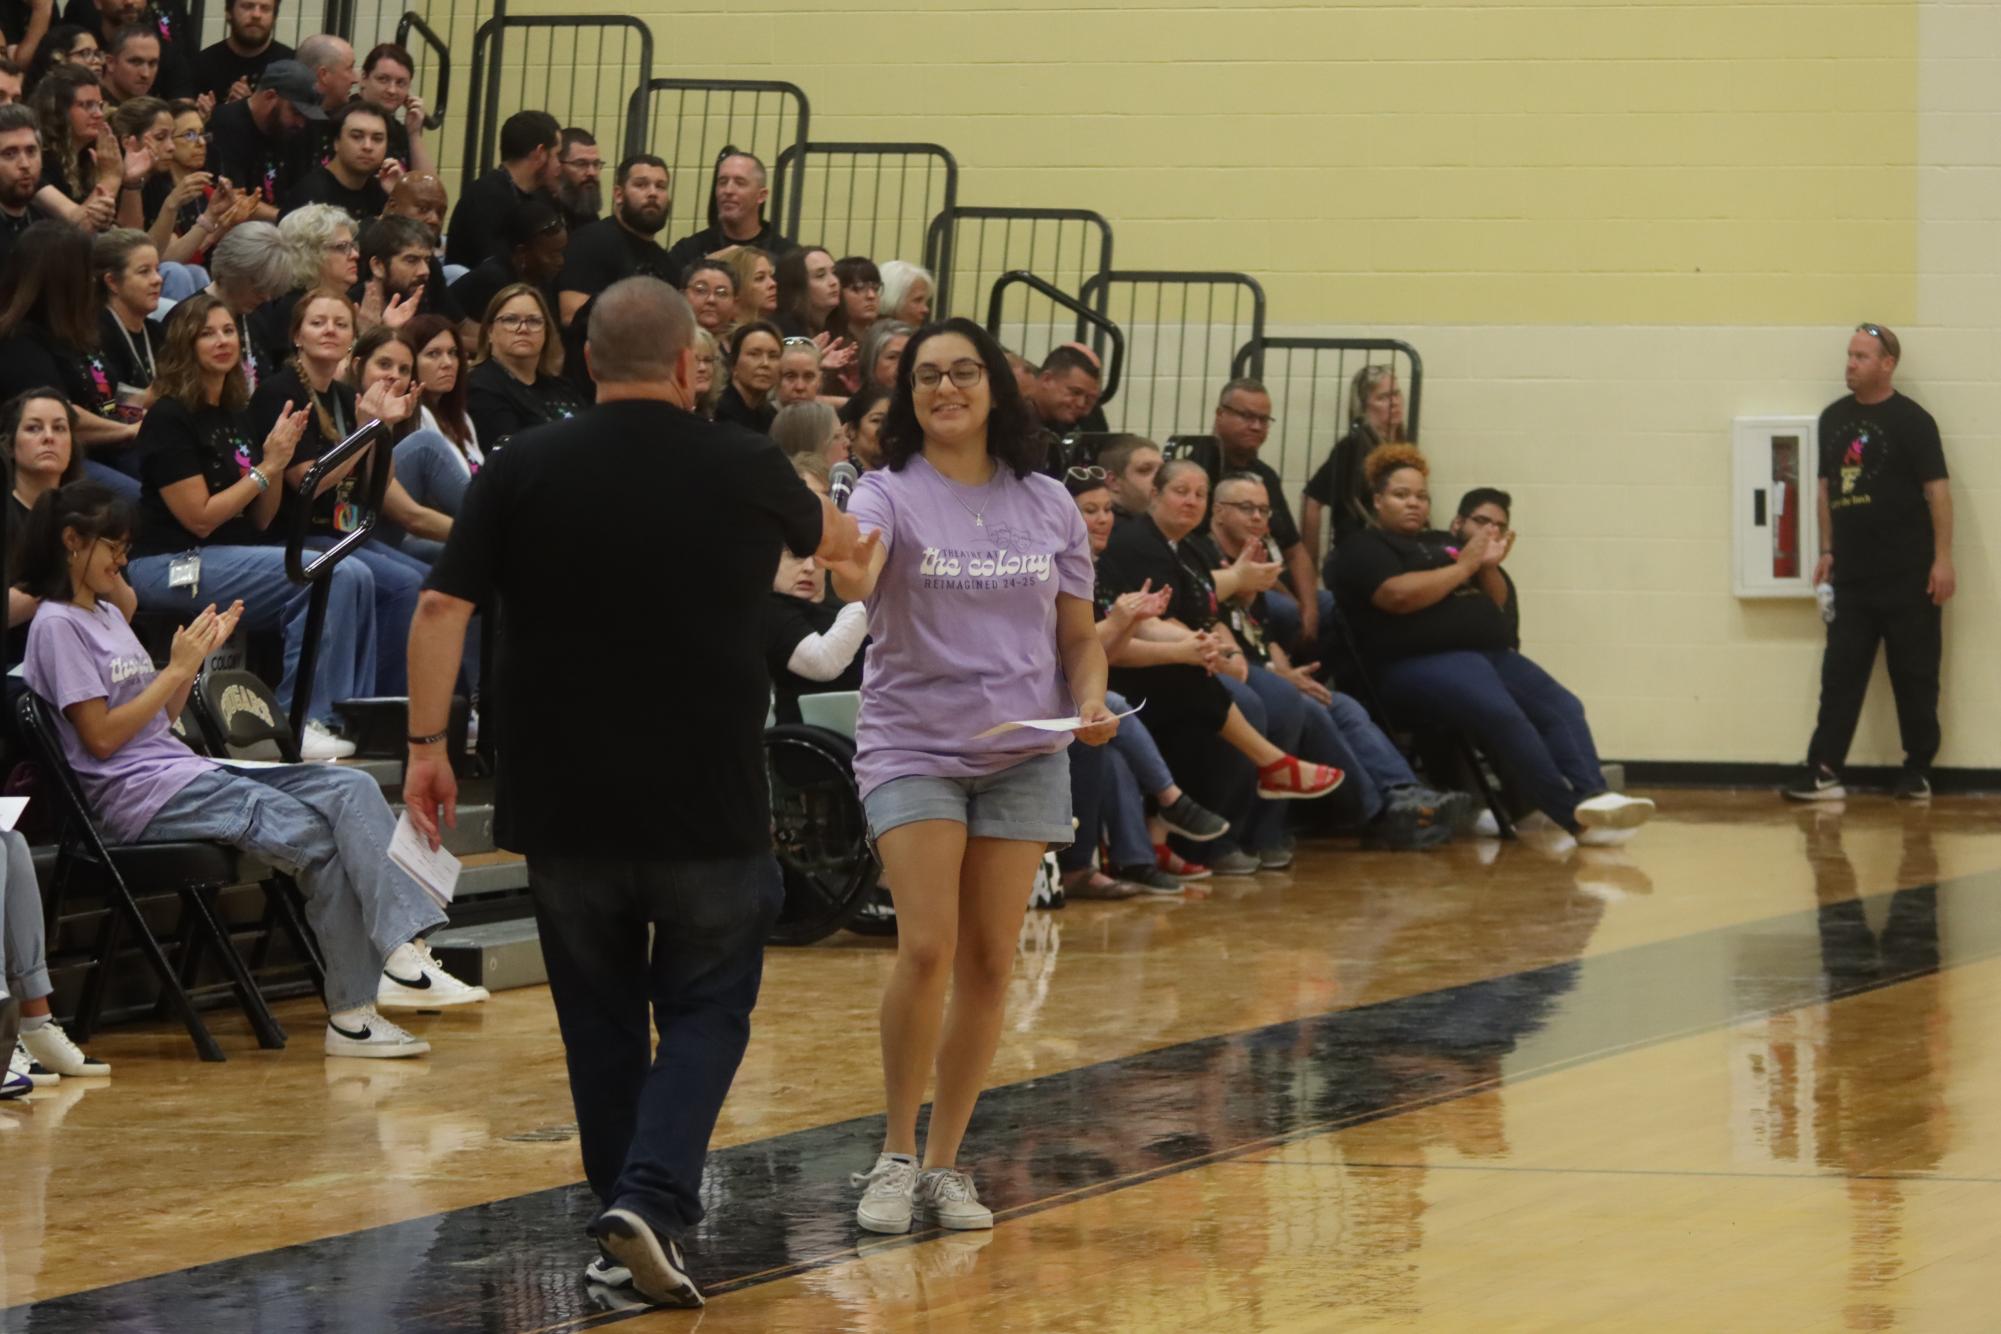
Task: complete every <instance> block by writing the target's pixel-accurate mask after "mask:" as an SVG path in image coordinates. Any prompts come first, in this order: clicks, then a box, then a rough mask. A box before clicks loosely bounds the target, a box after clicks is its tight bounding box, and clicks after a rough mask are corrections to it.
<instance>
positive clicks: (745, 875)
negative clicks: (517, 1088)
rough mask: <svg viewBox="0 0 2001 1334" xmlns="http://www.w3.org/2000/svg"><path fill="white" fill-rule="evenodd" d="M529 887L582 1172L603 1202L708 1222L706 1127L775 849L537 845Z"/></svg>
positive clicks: (758, 931)
mask: <svg viewBox="0 0 2001 1334" xmlns="http://www.w3.org/2000/svg"><path fill="white" fill-rule="evenodd" d="M528 885H529V889H530V891H531V892H532V893H533V894H534V897H535V921H536V924H537V925H538V926H539V927H540V929H541V934H542V957H543V959H544V961H545V962H546V963H547V964H548V968H549V994H550V996H551V997H552V998H553V999H554V1001H555V1003H556V1022H557V1024H558V1025H559V1026H560V1027H561V1029H562V1033H563V1052H564V1056H565V1058H566V1059H567V1060H568V1062H569V1069H570V1098H571V1101H572V1102H573V1103H574V1104H575V1106H576V1112H577V1132H578V1133H577V1138H578V1139H579V1141H581V1145H582V1148H583V1155H584V1175H585V1176H587V1177H589V1178H590V1183H591V1189H592V1190H594V1191H596V1192H597V1196H598V1198H599V1199H600V1200H602V1201H603V1202H604V1205H605V1207H606V1208H610V1207H612V1206H614V1205H616V1206H618V1207H620V1208H624V1209H630V1210H632V1211H633V1212H634V1213H636V1214H638V1215H639V1216H640V1217H641V1218H644V1219H645V1220H646V1221H647V1223H648V1224H649V1225H651V1226H652V1227H653V1228H654V1229H655V1230H656V1231H658V1232H661V1233H664V1234H668V1235H679V1234H680V1233H682V1232H684V1231H685V1230H686V1229H688V1228H689V1227H692V1226H693V1225H694V1224H695V1223H697V1222H699V1221H701V1217H702V1202H701V1188H702V1162H703V1160H704V1159H705V1158H706V1157H707V1156H708V1152H709V1136H710V1134H711V1133H712V1132H713V1131H714V1130H715V1127H716V1116H717V1114H718V1113H719V1112H720V1111H721V1110H722V1106H723V1099H724V1098H725V1097H727V1096H728V1094H729V1091H730V1083H731V1081H732V1080H734V1079H735V1078H736V1069H737V1064H738V1063H739V1062H740V1061H742V1060H743V1049H744V1046H745V1045H746V1044H747V1043H748V1042H749V1041H750V1012H751V1009H752V1008H753V1007H754V1006H755V1005H756V1004H757V989H758V984H759V982H760V981H761V980H762V979H763V975H764V937H765V934H766V933H767V932H768V931H769V930H770V928H771V923H772V921H773V919H774V918H776V917H777V915H778V908H779V904H780V903H781V902H782V901H783V899H784V896H785V891H784V888H783V885H782V883H781V881H780V879H779V874H778V863H777V862H775V861H773V860H772V858H771V855H770V854H769V853H766V854H764V855H762V856H757V857H726V858H716V859H709V860H686V861H626V860H620V859H614V858H593V857H530V858H529V859H528ZM649 926H651V927H652V928H653V931H652V933H651V934H652V941H651V945H650V948H649V944H648V940H647V936H648V932H647V928H648V927H649ZM649 1006H650V1007H651V1010H652V1015H651V1020H652V1023H653V1024H657V1025H658V1026H659V1029H660V1047H659V1051H658V1053H657V1054H656V1053H655V1052H654V1050H653V1042H652V1038H653V1034H652V1031H651V1028H650V1027H649V1024H648V1013H647V1011H648V1008H649Z"/></svg>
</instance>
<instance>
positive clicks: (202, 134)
mask: <svg viewBox="0 0 2001 1334" xmlns="http://www.w3.org/2000/svg"><path fill="white" fill-rule="evenodd" d="M174 138H175V139H177V140H179V141H180V142H181V143H184V144H195V143H200V142H201V141H202V140H203V139H206V138H208V131H206V130H179V131H176V132H175V134H174Z"/></svg>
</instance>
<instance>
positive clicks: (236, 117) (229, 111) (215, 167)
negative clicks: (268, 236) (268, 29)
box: [209, 60, 327, 222]
mask: <svg viewBox="0 0 2001 1334" xmlns="http://www.w3.org/2000/svg"><path fill="white" fill-rule="evenodd" d="M326 116H327V113H326V108H325V107H323V106H321V105H320V90H319V85H318V84H317V83H315V82H314V80H313V74H312V71H311V70H309V69H307V68H306V67H305V66H304V65H301V64H300V63H299V62H298V61H296V60H274V61H272V62H271V63H270V64H269V65H267V66H265V68H264V72H263V73H262V74H260V75H258V76H257V91H256V92H254V93H252V94H251V95H250V96H248V97H246V98H244V99H243V100H242V101H240V102H231V103H230V104H229V105H228V106H226V107H223V108H222V109H221V110H220V111H218V112H216V113H215V118H214V119H213V120H211V121H209V141H210V149H209V162H210V170H212V171H214V172H215V173H216V175H218V176H223V177H227V178H228V179H229V180H230V181H231V182H232V183H233V184H234V185H235V186H236V188H237V189H239V190H246V191H249V192H250V193H252V194H254V195H256V196H257V198H258V200H259V203H258V206H257V211H256V212H255V213H253V214H252V215H251V216H252V218H254V219H255V220H257V221H259V222H275V221H277V219H278V200H279V199H280V198H281V197H283V196H284V195H285V194H287V193H289V192H290V191H291V188H292V186H293V184H294V183H296V182H297V181H298V179H299V177H301V176H303V175H304V174H305V171H304V170H303V167H302V165H301V159H300V155H299V154H298V153H297V152H296V151H295V150H294V148H293V145H294V144H296V143H297V142H298V138H299V136H300V135H302V134H304V133H305V131H306V124H307V122H308V121H322V120H325V119H326ZM303 165H304V166H311V165H313V164H311V163H305V164H303Z"/></svg>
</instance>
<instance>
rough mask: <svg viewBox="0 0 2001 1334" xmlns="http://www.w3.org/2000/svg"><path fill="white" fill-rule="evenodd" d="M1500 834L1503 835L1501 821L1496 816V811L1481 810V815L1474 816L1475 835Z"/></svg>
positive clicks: (1497, 835)
mask: <svg viewBox="0 0 2001 1334" xmlns="http://www.w3.org/2000/svg"><path fill="white" fill-rule="evenodd" d="M1500 836H1501V822H1500V821H1499V820H1496V819H1495V818H1494V813H1493V812H1492V811H1481V812H1480V814H1479V815H1477V816H1475V817H1474V819H1473V837H1475V838H1499V837H1500Z"/></svg>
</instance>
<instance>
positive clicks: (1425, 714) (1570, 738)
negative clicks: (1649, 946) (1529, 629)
mask: <svg viewBox="0 0 2001 1334" xmlns="http://www.w3.org/2000/svg"><path fill="white" fill-rule="evenodd" d="M1376 679H1377V683H1378V684H1379V685H1380V686H1381V688H1382V692H1383V699H1384V702H1385V703H1387V704H1388V705H1389V706H1390V707H1391V708H1392V709H1394V710H1396V712H1397V714H1398V716H1399V717H1401V718H1405V719H1409V720H1410V721H1412V722H1413V723H1417V724H1420V725H1422V724H1425V723H1432V724H1437V725H1440V726H1444V727H1450V728H1454V729H1456V730H1458V731H1462V732H1470V733H1471V734H1472V735H1473V737H1474V739H1475V740H1477V741H1478V742H1479V743H1480V748H1481V749H1482V750H1484V751H1485V752H1486V753H1487V755H1488V757H1489V758H1490V759H1492V760H1493V761H1494V763H1495V764H1496V765H1498V766H1499V767H1500V768H1501V770H1502V772H1503V774H1504V775H1505V776H1506V777H1507V778H1508V780H1509V781H1510V782H1511V783H1513V784H1516V785H1518V786H1519V788H1520V790H1521V792H1522V795H1523V796H1525V797H1526V798H1527V799H1528V800H1529V802H1530V803H1531V804H1532V805H1534V806H1535V807H1536V808H1537V809H1538V810H1540V811H1542V812H1543V813H1544V814H1545V815H1547V816H1549V818H1550V819H1552V820H1554V821H1556V822H1557V823H1558V824H1560V825H1562V826H1563V827H1564V828H1565V829H1569V830H1573V831H1574V830H1576V828H1577V815H1576V811H1577V803H1578V802H1580V801H1582V800H1583V799H1584V798H1586V797H1590V796H1596V795H1597V794H1598V793H1600V792H1603V791H1604V790H1605V774H1604V770H1603V768H1602V766H1601V765H1600V764H1599V762H1598V747H1597V743H1596V742H1594V741H1593V740H1592V738H1591V725H1590V724H1589V723H1587V722H1586V721H1585V720H1584V704H1583V702H1582V701H1581V700H1579V699H1578V698H1577V696H1575V695H1573V694H1571V693H1570V692H1569V691H1568V690H1566V689H1564V688H1563V686H1561V685H1560V684H1558V683H1557V681H1556V679H1555V678H1554V677H1552V676H1551V675H1550V674H1549V673H1548V672H1546V671H1544V670H1543V669H1542V668H1540V667H1538V666H1536V664H1535V663H1533V662H1531V661H1530V660H1529V659H1527V658H1525V657H1523V656H1522V655H1521V654H1519V653H1515V652H1512V651H1486V652H1477V651H1474V650H1470V649H1462V650H1460V651H1457V652H1453V653H1428V654H1425V655H1423V656H1421V657H1416V658H1405V659H1403V660H1401V661H1399V662H1393V663H1390V664H1388V665H1387V666H1385V667H1384V668H1383V669H1382V670H1381V671H1380V672H1379V673H1378V674H1377V678H1376Z"/></svg>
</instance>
